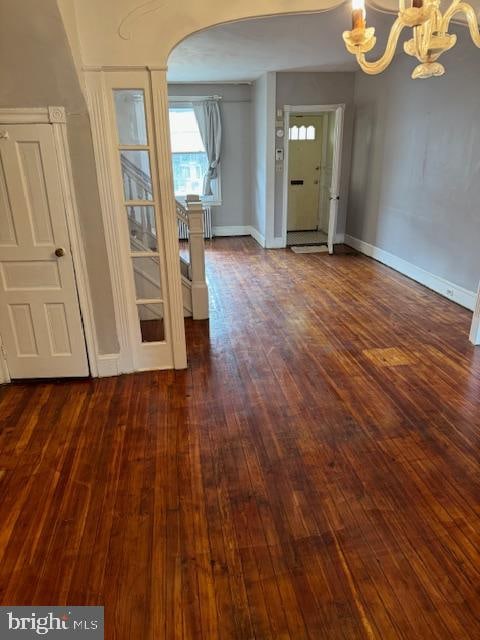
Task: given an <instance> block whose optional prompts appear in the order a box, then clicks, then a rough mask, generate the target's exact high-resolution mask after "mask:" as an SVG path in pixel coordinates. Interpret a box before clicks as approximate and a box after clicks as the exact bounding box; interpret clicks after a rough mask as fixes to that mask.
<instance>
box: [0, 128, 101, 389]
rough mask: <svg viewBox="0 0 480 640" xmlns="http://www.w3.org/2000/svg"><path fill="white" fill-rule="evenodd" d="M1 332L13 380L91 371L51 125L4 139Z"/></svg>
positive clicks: (5, 134)
mask: <svg viewBox="0 0 480 640" xmlns="http://www.w3.org/2000/svg"><path fill="white" fill-rule="evenodd" d="M0 335H1V336H2V341H3V345H4V348H5V350H6V357H7V365H8V370H9V373H10V377H11V378H51V377H76V376H87V375H88V374H89V368H88V361H87V354H86V347H85V339H84V334H83V327H82V322H81V317H80V308H79V303H78V297H77V290H76V284H75V275H74V270H73V261H72V255H71V251H70V243H69V238H68V230H67V223H66V217H65V208H64V203H63V196H62V190H61V185H60V178H59V169H58V165H57V157H56V149H55V143H54V137H53V131H52V127H51V125H48V124H35V125H33V124H32V125H20V124H15V125H6V126H5V127H4V128H3V131H2V137H1V138H0Z"/></svg>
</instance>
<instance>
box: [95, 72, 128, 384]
mask: <svg viewBox="0 0 480 640" xmlns="http://www.w3.org/2000/svg"><path fill="white" fill-rule="evenodd" d="M85 77H86V85H87V92H86V96H87V104H88V110H89V113H90V122H91V128H92V139H93V150H94V154H95V164H96V168H97V179H98V187H99V189H98V191H99V194H100V205H101V207H100V208H101V212H102V220H103V228H104V231H105V244H106V248H107V258H108V266H109V270H110V282H111V285H112V294H113V304H114V312H115V325H116V332H117V337H118V342H119V345H120V353H119V360H118V364H119V373H131V372H132V371H133V370H134V366H133V355H132V350H131V348H130V341H129V331H128V316H127V308H128V302H127V297H126V292H125V286H124V283H125V279H126V275H125V273H124V264H123V262H122V260H121V258H120V255H121V253H120V238H119V233H118V228H117V225H116V224H115V219H116V211H117V204H116V193H115V189H114V180H113V176H112V171H111V161H110V157H109V150H108V147H109V145H110V146H111V144H112V142H111V139H110V136H109V131H110V128H109V119H108V118H109V112H108V108H107V106H106V104H105V86H104V76H103V73H86V74H85Z"/></svg>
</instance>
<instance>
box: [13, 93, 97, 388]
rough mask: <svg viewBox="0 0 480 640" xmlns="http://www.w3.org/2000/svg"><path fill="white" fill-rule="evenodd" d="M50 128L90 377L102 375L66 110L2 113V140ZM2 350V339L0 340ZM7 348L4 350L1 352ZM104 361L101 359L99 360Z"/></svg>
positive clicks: (19, 110)
mask: <svg viewBox="0 0 480 640" xmlns="http://www.w3.org/2000/svg"><path fill="white" fill-rule="evenodd" d="M9 124H10V125H14V124H49V125H51V126H52V130H53V139H54V145H55V151H56V156H57V165H58V175H59V180H60V187H61V191H62V197H63V203H64V208H65V218H66V221H67V229H68V236H69V240H70V248H71V252H72V260H73V269H74V278H75V286H76V289H77V295H78V302H79V308H80V316H81V321H82V325H83V333H84V336H85V343H86V348H87V360H88V366H89V369H90V375H91V376H93V377H96V376H98V375H99V363H98V356H97V353H98V348H97V340H96V334H95V324H94V319H93V306H92V298H91V292H90V287H89V283H88V277H87V262H86V257H85V251H84V247H83V241H82V233H81V229H80V221H79V218H78V209H77V202H76V198H75V189H74V183H73V174H72V167H71V163H70V150H69V146H68V138H67V115H66V111H65V108H64V107H60V106H49V107H33V108H11V109H10V108H9V109H0V137H4V136H8V129H6V127H7V126H8V125H9ZM0 346H1V336H0ZM3 348H5V345H3V346H2V349H3ZM100 358H101V356H100ZM7 382H10V376H9V373H8V368H7V362H6V360H5V359H4V357H3V353H0V383H7Z"/></svg>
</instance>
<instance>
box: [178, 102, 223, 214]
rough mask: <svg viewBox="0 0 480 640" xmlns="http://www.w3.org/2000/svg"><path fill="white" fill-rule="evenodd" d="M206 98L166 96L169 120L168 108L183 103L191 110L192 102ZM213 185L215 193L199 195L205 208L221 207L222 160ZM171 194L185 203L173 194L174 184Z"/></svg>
mask: <svg viewBox="0 0 480 640" xmlns="http://www.w3.org/2000/svg"><path fill="white" fill-rule="evenodd" d="M208 97H209V96H170V95H169V96H168V111H169V118H170V108H171V107H172V105H173V104H175V103H183V104H185V105H186V106H190V107H191V108H193V103H194V102H201V101H202V100H206V99H207V98H208ZM169 132H170V141H171V139H172V134H171V131H170V128H169ZM170 156H173V151H171V152H170ZM214 184H215V187H216V189H215V193H214V194H213V195H212V196H204V195H200V201H201V202H202V204H204V205H205V206H210V207H220V206H221V205H222V160H220V163H219V165H218V167H217V177H216V178H215V181H214ZM173 193H174V195H175V199H176V200H178V202H180V203H182V204H183V205H184V204H185V202H186V197H185V196H180V195H179V196H177V194H176V193H175V182H174V184H173Z"/></svg>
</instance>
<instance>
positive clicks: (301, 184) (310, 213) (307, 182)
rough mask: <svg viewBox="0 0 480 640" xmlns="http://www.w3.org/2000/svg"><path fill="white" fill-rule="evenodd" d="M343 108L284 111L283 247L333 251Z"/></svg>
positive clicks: (308, 108)
mask: <svg viewBox="0 0 480 640" xmlns="http://www.w3.org/2000/svg"><path fill="white" fill-rule="evenodd" d="M343 112H344V106H343V105H327V106H306V107H295V106H286V107H285V142H286V144H285V165H284V199H283V202H284V211H283V217H284V229H285V244H286V246H299V245H327V246H328V250H329V252H330V253H333V245H334V241H335V231H336V226H337V224H336V222H337V213H338V201H339V194H338V190H339V183H340V150H341V142H342V130H343Z"/></svg>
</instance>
